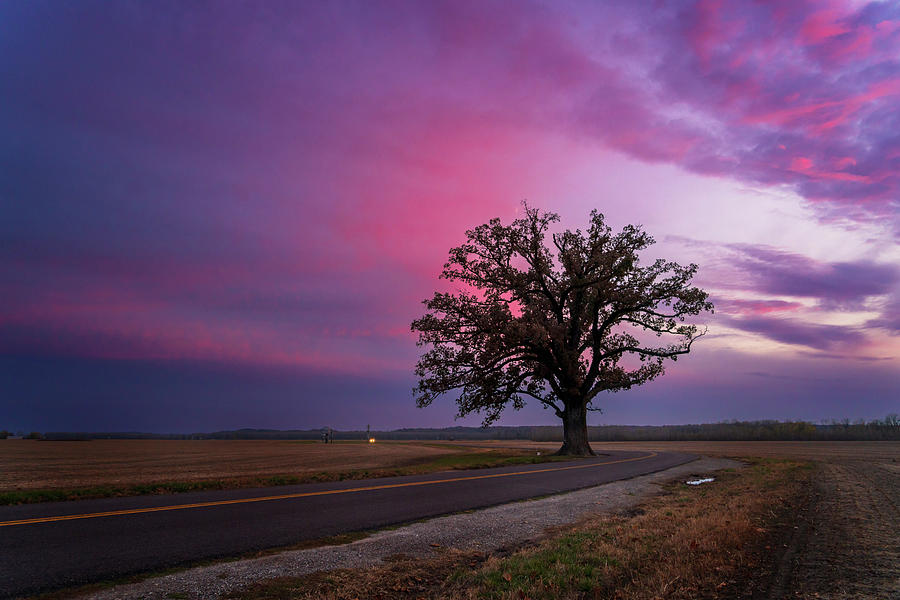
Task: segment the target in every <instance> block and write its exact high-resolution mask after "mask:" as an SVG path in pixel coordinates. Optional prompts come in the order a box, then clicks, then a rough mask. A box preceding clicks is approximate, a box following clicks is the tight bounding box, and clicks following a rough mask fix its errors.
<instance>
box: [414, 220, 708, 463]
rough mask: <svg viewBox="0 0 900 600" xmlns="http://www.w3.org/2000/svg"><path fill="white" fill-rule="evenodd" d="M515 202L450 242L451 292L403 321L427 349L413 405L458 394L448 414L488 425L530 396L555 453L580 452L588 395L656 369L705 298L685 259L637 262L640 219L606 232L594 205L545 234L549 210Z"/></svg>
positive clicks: (682, 339)
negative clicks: (583, 217)
mask: <svg viewBox="0 0 900 600" xmlns="http://www.w3.org/2000/svg"><path fill="white" fill-rule="evenodd" d="M523 206H524V216H523V217H522V218H519V219H516V220H514V221H513V222H512V223H511V224H509V225H503V224H502V223H501V222H500V220H499V219H492V220H491V221H490V222H488V223H486V224H484V225H480V226H478V227H476V228H475V229H472V230H470V231H467V232H466V237H467V241H466V242H465V243H464V244H462V245H461V246H458V247H456V248H452V249H451V250H450V255H449V260H448V262H447V263H446V264H445V265H444V268H443V271H442V273H441V278H442V279H446V280H449V281H451V282H456V283H458V284H459V285H458V289H456V290H454V291H450V292H436V293H435V294H434V296H433V297H432V298H431V299H429V300H426V301H425V302H424V304H425V306H426V308H427V312H426V314H425V315H424V316H422V317H421V318H419V319H416V320H415V321H413V323H412V330H413V331H415V332H418V334H419V338H418V342H417V343H418V345H419V346H429V349H428V350H427V351H425V352H424V354H423V355H422V356H421V357H420V359H419V361H418V364H417V365H416V375H417V376H418V378H419V382H418V385H417V386H416V388H415V390H414V393H415V395H416V403H417V405H418V406H419V407H424V406H428V405H429V404H431V403H432V402H433V401H434V400H435V399H436V398H437V397H438V396H440V395H442V394H445V393H448V392H452V391H458V397H457V399H456V402H457V404H458V407H459V411H458V415H459V416H465V415H468V414H470V413H480V414H482V415H483V419H484V424H485V425H488V424H490V423H492V422H494V421H496V420H497V419H498V418H499V417H500V414H501V412H502V411H503V409H504V408H506V407H507V406H512V407H513V408H515V409H518V408H521V407H522V406H523V405H524V402H525V399H526V398H532V399H534V400H536V401H538V402H540V403H541V404H543V405H544V406H545V407H547V408H550V409H552V410H553V411H554V412H555V414H556V415H557V416H558V417H560V418H561V419H563V424H564V430H565V443H564V444H563V447H562V448H561V450H560V452H561V453H567V454H589V453H592V452H591V450H590V447H589V446H588V444H587V434H586V426H587V422H586V411H587V410H589V409H591V408H592V407H591V403H592V401H594V399H595V398H596V396H597V395H598V394H599V393H600V392H604V391H613V392H614V391H620V390H627V389H629V388H631V387H632V386H635V385H640V384H642V383H644V382H647V381H650V380H652V379H654V378H656V377H658V376H659V375H661V374H662V373H663V372H664V368H665V364H664V363H665V361H666V360H675V359H676V358H677V357H678V356H679V355H682V354H686V353H688V352H689V351H690V349H691V345H692V344H693V342H694V340H696V339H697V338H698V337H699V336H700V335H702V333H701V332H700V330H699V328H698V326H697V325H695V324H691V323H687V322H685V319H686V317H689V316H693V315H698V314H700V313H701V312H704V311H711V310H712V309H713V305H712V303H711V302H709V300H708V295H707V293H706V292H704V291H703V290H701V289H699V288H697V287H692V286H691V285H690V282H691V279H692V277H693V276H694V274H695V273H696V271H697V265H695V264H690V265H687V266H682V265H679V264H677V263H675V262H671V261H666V260H661V259H660V260H656V261H654V262H653V263H651V264H648V265H646V266H641V265H640V258H639V253H640V252H641V251H642V250H644V249H646V248H647V247H649V246H650V245H651V244H653V243H654V240H653V238H652V237H651V236H650V235H648V234H647V233H645V232H644V231H643V230H642V229H641V228H640V227H638V226H632V225H628V226H626V227H625V228H623V229H622V231H621V232H619V233H613V231H612V229H611V228H610V227H609V226H608V225H607V224H606V222H605V220H604V216H603V215H602V214H601V213H599V212H597V211H596V210H595V211H592V212H591V216H590V225H589V227H588V228H587V230H586V231H581V230H580V229H576V230H574V231H571V230H565V231H562V232H558V233H551V231H550V229H551V225H552V224H554V223H556V222H558V221H559V216H558V215H556V214H554V213H551V212H541V211H539V210H537V209H535V208H531V207H529V206H528V205H527V204H523ZM647 334H652V335H649V336H648V335H647ZM647 337H650V338H652V340H656V341H657V342H658V343H648V342H647V341H646V339H645V338H647ZM657 338H664V340H662V339H657Z"/></svg>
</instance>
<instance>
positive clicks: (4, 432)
mask: <svg viewBox="0 0 900 600" xmlns="http://www.w3.org/2000/svg"><path fill="white" fill-rule="evenodd" d="M8 437H9V432H8V431H7V430H5V429H3V430H0V440H5V439H6V438H8Z"/></svg>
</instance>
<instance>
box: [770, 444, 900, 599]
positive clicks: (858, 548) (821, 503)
mask: <svg viewBox="0 0 900 600" xmlns="http://www.w3.org/2000/svg"><path fill="white" fill-rule="evenodd" d="M818 466H819V468H818V470H817V471H816V473H815V477H814V480H813V489H812V494H811V497H810V499H809V502H808V504H807V506H806V507H805V509H804V510H803V511H802V512H801V514H800V518H799V519H798V521H797V523H798V524H797V525H796V527H797V529H796V530H795V531H796V535H795V536H794V538H793V539H792V540H791V542H790V543H789V549H788V551H787V553H786V556H785V557H784V559H783V564H782V570H783V572H784V579H785V582H784V586H783V589H784V590H785V591H786V592H788V593H787V594H786V595H787V596H788V597H795V598H804V599H810V600H811V599H814V598H827V599H835V600H837V599H839V598H840V599H862V598H885V599H887V598H894V599H896V598H900V531H898V529H897V525H898V523H900V463H896V462H883V461H877V460H875V461H848V460H844V461H827V462H820V463H819V465H818Z"/></svg>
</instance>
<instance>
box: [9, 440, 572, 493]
mask: <svg viewBox="0 0 900 600" xmlns="http://www.w3.org/2000/svg"><path fill="white" fill-rule="evenodd" d="M3 449H12V450H13V451H14V452H10V453H8V454H4V453H2V450H3ZM15 451H18V453H16V452H15ZM553 460H562V459H561V458H560V457H555V456H550V455H547V454H544V455H543V456H536V455H535V452H534V451H529V450H522V449H509V448H476V447H471V446H465V447H460V446H454V445H452V444H435V443H424V442H423V443H408V442H389V443H376V444H368V443H361V442H359V443H354V442H339V443H336V444H316V443H305V442H292V441H208V442H200V441H197V442H193V441H158V440H153V441H148V440H134V441H132V440H102V441H99V442H35V441H31V440H13V441H12V442H9V445H7V444H6V443H4V444H0V473H3V477H4V478H5V479H6V480H7V481H10V482H12V485H13V486H14V487H13V488H12V489H3V488H0V505H5V504H25V503H34V502H51V501H61V500H82V499H87V498H109V497H113V496H139V495H147V494H173V493H179V492H191V491H199V490H224V489H235V488H247V487H268V486H279V485H293V484H299V483H312V482H324V481H342V480H354V479H371V478H376V477H393V476H400V475H418V474H423V473H433V472H436V471H449V470H462V469H480V468H486V467H500V466H507V465H519V464H531V463H538V462H546V461H553Z"/></svg>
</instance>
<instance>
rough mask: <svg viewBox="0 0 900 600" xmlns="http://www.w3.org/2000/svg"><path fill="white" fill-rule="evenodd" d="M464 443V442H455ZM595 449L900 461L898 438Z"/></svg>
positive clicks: (598, 448)
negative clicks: (867, 440) (865, 440)
mask: <svg viewBox="0 0 900 600" xmlns="http://www.w3.org/2000/svg"><path fill="white" fill-rule="evenodd" d="M457 443H458V444H460V445H465V444H466V443H467V442H457ZM477 445H478V446H481V447H484V446H493V447H505V448H519V449H533V450H542V451H544V452H546V451H548V450H550V451H556V450H557V449H558V448H559V445H560V444H559V442H530V441H523V440H511V441H505V440H504V441H496V442H478V443H477ZM591 447H592V448H593V449H594V451H595V452H602V451H604V450H650V451H653V452H690V453H692V454H701V455H704V456H723V457H727V458H744V457H758V458H787V459H793V460H816V461H826V462H828V461H833V460H866V461H870V460H875V461H879V462H892V461H898V462H900V442H896V441H887V442H592V443H591Z"/></svg>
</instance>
